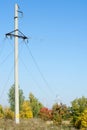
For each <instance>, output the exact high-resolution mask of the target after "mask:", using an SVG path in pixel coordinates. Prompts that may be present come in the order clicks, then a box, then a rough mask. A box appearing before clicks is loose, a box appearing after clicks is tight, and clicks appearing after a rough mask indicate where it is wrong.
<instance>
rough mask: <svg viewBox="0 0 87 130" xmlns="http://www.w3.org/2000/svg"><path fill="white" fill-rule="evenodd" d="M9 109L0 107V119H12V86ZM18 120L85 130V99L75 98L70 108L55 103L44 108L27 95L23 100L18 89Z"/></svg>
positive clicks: (86, 112)
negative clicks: (50, 123)
mask: <svg viewBox="0 0 87 130" xmlns="http://www.w3.org/2000/svg"><path fill="white" fill-rule="evenodd" d="M8 100H9V104H10V107H6V108H3V107H2V105H0V118H4V119H12V120H13V119H14V109H15V88H14V85H13V86H12V87H11V88H10V90H9V93H8ZM19 106H20V118H21V119H29V118H41V119H42V120H44V121H51V122H53V124H55V125H57V126H58V125H65V126H70V127H71V126H72V127H75V128H78V129H84V130H85V129H86V128H87V98H86V97H84V96H83V97H81V98H76V99H74V100H73V101H72V102H71V106H69V107H68V106H67V105H65V104H62V103H60V104H58V103H55V104H53V106H52V109H48V108H46V107H44V105H43V104H42V103H41V102H39V101H38V99H37V98H36V97H35V96H34V95H33V94H32V93H30V94H29V99H28V100H25V97H24V95H23V91H22V90H21V89H19Z"/></svg>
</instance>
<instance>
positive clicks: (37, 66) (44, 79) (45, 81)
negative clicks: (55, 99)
mask: <svg viewBox="0 0 87 130" xmlns="http://www.w3.org/2000/svg"><path fill="white" fill-rule="evenodd" d="M25 45H26V47H27V49H28V52H29V54H30V55H31V57H32V59H33V62H34V64H35V65H36V68H37V70H38V72H39V73H40V75H41V77H42V79H43V81H44V83H45V84H46V86H47V87H48V88H49V90H50V92H51V93H52V94H53V93H54V91H53V90H52V89H51V88H50V87H49V84H48V82H47V80H46V78H45V77H44V75H43V73H42V72H41V70H40V68H39V65H38V64H37V62H36V60H35V57H34V56H33V54H32V52H31V50H30V48H29V46H28V45H27V44H26V43H25Z"/></svg>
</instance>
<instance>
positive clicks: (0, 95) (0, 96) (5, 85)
mask: <svg viewBox="0 0 87 130" xmlns="http://www.w3.org/2000/svg"><path fill="white" fill-rule="evenodd" d="M12 72H13V66H12V68H11V70H10V72H9V75H8V78H7V80H6V82H5V84H4V86H3V89H2V92H1V94H0V100H1V98H2V96H3V95H4V91H5V89H6V87H7V84H8V82H9V80H10V77H11V73H12Z"/></svg>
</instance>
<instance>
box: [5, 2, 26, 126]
mask: <svg viewBox="0 0 87 130" xmlns="http://www.w3.org/2000/svg"><path fill="white" fill-rule="evenodd" d="M18 13H22V12H21V11H19V8H18V5H17V4H15V16H14V31H12V32H9V33H7V34H5V35H6V37H8V36H10V37H14V85H15V122H16V124H19V122H20V121H19V88H18V86H19V85H18V38H21V39H23V40H26V39H28V38H27V37H26V36H25V35H24V34H23V33H22V32H21V31H19V29H18Z"/></svg>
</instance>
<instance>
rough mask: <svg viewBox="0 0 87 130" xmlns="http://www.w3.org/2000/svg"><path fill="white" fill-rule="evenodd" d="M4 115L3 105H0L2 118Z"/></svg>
mask: <svg viewBox="0 0 87 130" xmlns="http://www.w3.org/2000/svg"><path fill="white" fill-rule="evenodd" d="M3 117H4V111H3V107H2V106H1V105H0V118H3Z"/></svg>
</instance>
